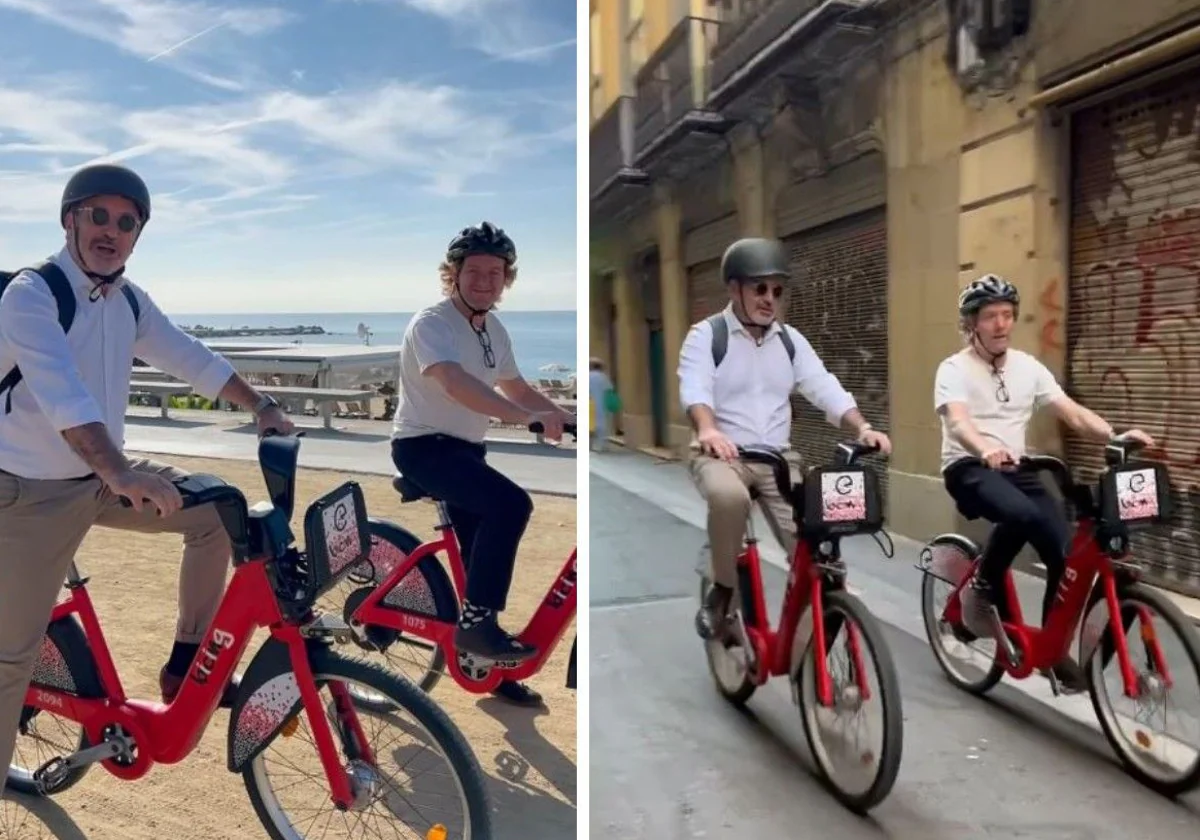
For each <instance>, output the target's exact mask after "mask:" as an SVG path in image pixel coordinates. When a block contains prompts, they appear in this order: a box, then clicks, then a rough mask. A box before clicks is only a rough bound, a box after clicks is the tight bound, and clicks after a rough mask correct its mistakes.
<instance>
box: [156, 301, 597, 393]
mask: <svg viewBox="0 0 1200 840" xmlns="http://www.w3.org/2000/svg"><path fill="white" fill-rule="evenodd" d="M498 315H499V317H500V319H501V320H502V321H503V322H504V326H505V327H506V328H507V329H508V334H509V336H510V337H511V338H512V343H513V351H514V352H515V353H516V355H517V365H518V367H519V368H520V370H521V374H522V375H523V376H524V377H525V378H526V379H529V380H531V381H536V380H537V378H538V377H539V376H550V375H552V374H547V373H543V372H541V368H542V367H544V366H546V365H553V364H557V365H562V366H563V367H564V368H566V374H569V373H572V372H574V371H575V360H576V359H575V347H576V340H575V337H576V331H577V327H576V321H577V316H576V313H575V312H565V311H562V312H499V313H498ZM412 316H413V313H412V312H335V313H330V314H326V315H322V314H318V313H312V312H304V313H295V314H289V313H279V314H271V315H253V314H244V315H203V314H201V315H171V316H169V317H170V318H171V320H172V321H174V322H175V323H176V324H178V325H179V326H181V327H192V326H205V327H213V328H216V329H247V328H249V329H264V328H267V327H295V326H309V327H312V326H317V327H321V328H322V329H324V330H325V335H290V336H259V337H252V336H251V337H235V338H220V339H214V340H215V341H221V342H222V343H230V344H237V343H247V344H251V343H256V342H257V343H263V342H267V343H274V342H278V343H280V344H291V343H293V342H299V343H301V344H305V345H313V344H361V343H362V341H361V339H359V337H358V325H359V324H360V323H362V324H365V325H366V326H367V328H368V329H369V330H370V331H371V337H370V343H371V344H372V345H373V346H375V345H398V344H399V343H400V340H401V338H402V337H403V336H404V330H405V329H407V327H408V322H409V321H410V320H411V319H412ZM553 375H558V376H562V375H565V374H553Z"/></svg>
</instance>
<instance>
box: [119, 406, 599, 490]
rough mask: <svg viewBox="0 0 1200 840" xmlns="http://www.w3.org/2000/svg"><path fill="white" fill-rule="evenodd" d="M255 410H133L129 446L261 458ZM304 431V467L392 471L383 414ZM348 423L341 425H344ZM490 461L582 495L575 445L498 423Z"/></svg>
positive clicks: (535, 484)
mask: <svg viewBox="0 0 1200 840" xmlns="http://www.w3.org/2000/svg"><path fill="white" fill-rule="evenodd" d="M249 419H250V418H249V415H246V414H239V413H234V412H219V413H218V412H212V411H191V410H186V409H184V410H172V412H171V417H170V418H167V419H165V420H164V419H162V418H161V417H159V416H158V412H157V410H156V409H139V408H131V409H130V410H129V411H128V413H127V414H126V415H125V448H126V449H127V450H130V451H133V452H146V453H151V454H158V455H189V456H193V457H199V458H229V459H233V460H239V461H254V460H257V458H258V439H257V437H256V436H255V434H254V426H253V425H251V424H250V422H249ZM293 419H294V420H295V422H296V424H297V426H298V427H299V428H301V429H302V430H303V431H304V433H305V436H304V442H303V444H302V445H301V447H300V466H302V467H310V468H319V469H331V470H345V471H347V472H363V473H370V474H377V475H392V474H393V473H394V472H395V471H396V468H395V467H394V466H393V465H392V457H391V448H390V446H391V444H390V440H391V430H392V429H391V424H390V423H386V422H382V421H378V420H345V421H343V420H338V421H337V422H336V425H335V428H334V429H332V430H326V429H323V428H321V426H320V422H321V421H320V420H319V419H318V418H315V417H295V418H293ZM338 427H340V428H338ZM486 443H487V447H488V463H489V464H491V465H492V466H493V467H495V468H496V469H497V470H499V471H500V472H502V473H504V474H505V475H506V476H508V477H509V478H511V479H512V480H513V481H515V482H516V483H517V484H519V485H520V486H521V487H523V488H524V489H526V490H527V491H529V492H530V493H541V494H545V495H554V496H569V497H574V496H575V495H576V491H575V486H576V478H575V473H576V463H577V462H576V458H575V452H576V449H575V444H574V442H572V441H571V439H570V438H569V437H568V438H567V439H566V442H565V443H564V444H563V445H562V446H554V445H551V444H548V443H545V444H539V443H537V442H536V440H535V438H534V436H533V435H531V434H529V433H528V432H525V431H513V430H505V429H496V430H494V431H493V433H492V434H491V435H490V436H489V438H488V440H487V441H486Z"/></svg>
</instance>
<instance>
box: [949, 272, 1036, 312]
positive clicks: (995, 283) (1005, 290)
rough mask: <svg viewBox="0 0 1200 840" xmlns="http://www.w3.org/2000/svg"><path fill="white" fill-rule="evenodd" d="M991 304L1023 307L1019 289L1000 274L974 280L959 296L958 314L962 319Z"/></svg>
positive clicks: (987, 275) (986, 275)
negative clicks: (1009, 304) (1008, 304)
mask: <svg viewBox="0 0 1200 840" xmlns="http://www.w3.org/2000/svg"><path fill="white" fill-rule="evenodd" d="M989 303H1011V304H1012V305H1013V306H1014V307H1019V306H1020V305H1021V294H1020V292H1018V291H1017V287H1016V286H1014V285H1013V284H1012V283H1009V282H1008V281H1007V280H1005V279H1004V278H1003V277H1001V276H1000V275H998V274H985V275H983V276H982V277H980V278H979V279H977V280H972V281H971V282H970V283H969V284H967V287H966V288H965V289H963V290H962V292H961V293H960V294H959V296H958V314H959V315H961V316H962V317H964V318H965V317H967V316H968V315H974V314H975V313H976V312H978V311H979V310H980V309H982V308H983V307H985V306H987V305H988V304H989Z"/></svg>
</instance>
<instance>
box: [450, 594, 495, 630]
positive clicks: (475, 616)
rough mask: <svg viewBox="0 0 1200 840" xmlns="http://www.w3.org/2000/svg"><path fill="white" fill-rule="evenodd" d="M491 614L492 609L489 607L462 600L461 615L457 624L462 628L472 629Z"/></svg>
mask: <svg viewBox="0 0 1200 840" xmlns="http://www.w3.org/2000/svg"><path fill="white" fill-rule="evenodd" d="M491 615H492V611H491V610H490V609H489V608H487V607H478V606H476V605H475V604H472V603H471V602H470V601H466V600H464V601H463V605H462V616H461V617H459V619H458V626H459V627H461V628H462V629H463V630H473V629H475V628H476V627H478V626H479V625H480V624H482V623H483V622H484V621H485V620H487V619H488V618H489V617H491Z"/></svg>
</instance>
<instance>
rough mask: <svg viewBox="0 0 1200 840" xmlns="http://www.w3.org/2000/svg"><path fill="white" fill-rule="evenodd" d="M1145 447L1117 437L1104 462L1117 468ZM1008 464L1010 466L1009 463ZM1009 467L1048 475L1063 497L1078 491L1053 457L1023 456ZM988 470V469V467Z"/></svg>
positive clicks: (978, 460)
mask: <svg viewBox="0 0 1200 840" xmlns="http://www.w3.org/2000/svg"><path fill="white" fill-rule="evenodd" d="M1145 447H1146V445H1145V444H1144V443H1142V442H1141V441H1139V440H1133V439H1132V438H1128V437H1125V436H1124V435H1117V436H1116V437H1114V438H1113V439H1112V440H1110V441H1109V442H1108V443H1106V444H1105V445H1104V462H1105V463H1106V464H1107V465H1108V466H1110V467H1115V466H1119V465H1120V464H1123V463H1125V462H1126V461H1128V460H1129V457H1130V456H1131V455H1133V454H1134V453H1136V452H1138V451H1140V450H1142V449H1145ZM969 460H970V461H971V462H973V463H976V464H978V465H980V466H982V467H988V465H987V461H985V460H984V459H983V458H980V457H977V456H972V457H971V458H970V459H969ZM1009 463H1010V464H1011V462H1009ZM1011 466H1012V467H1013V468H1014V469H1013V470H1012V471H1013V472H1017V473H1040V472H1047V473H1050V475H1051V477H1053V478H1054V481H1055V483H1056V484H1057V485H1058V488H1059V489H1060V490H1062V492H1063V495H1064V496H1072V495H1073V494H1074V493H1075V492H1076V490H1077V489H1078V488H1077V485H1076V483H1075V480H1074V479H1073V478H1072V477H1071V468H1070V467H1069V466H1067V464H1066V462H1065V461H1063V460H1062V459H1061V458H1058V457H1056V456H1054V455H1024V456H1022V457H1021V458H1020V459H1019V460H1018V461H1017V463H1015V464H1011ZM988 468H989V469H990V467H988Z"/></svg>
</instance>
